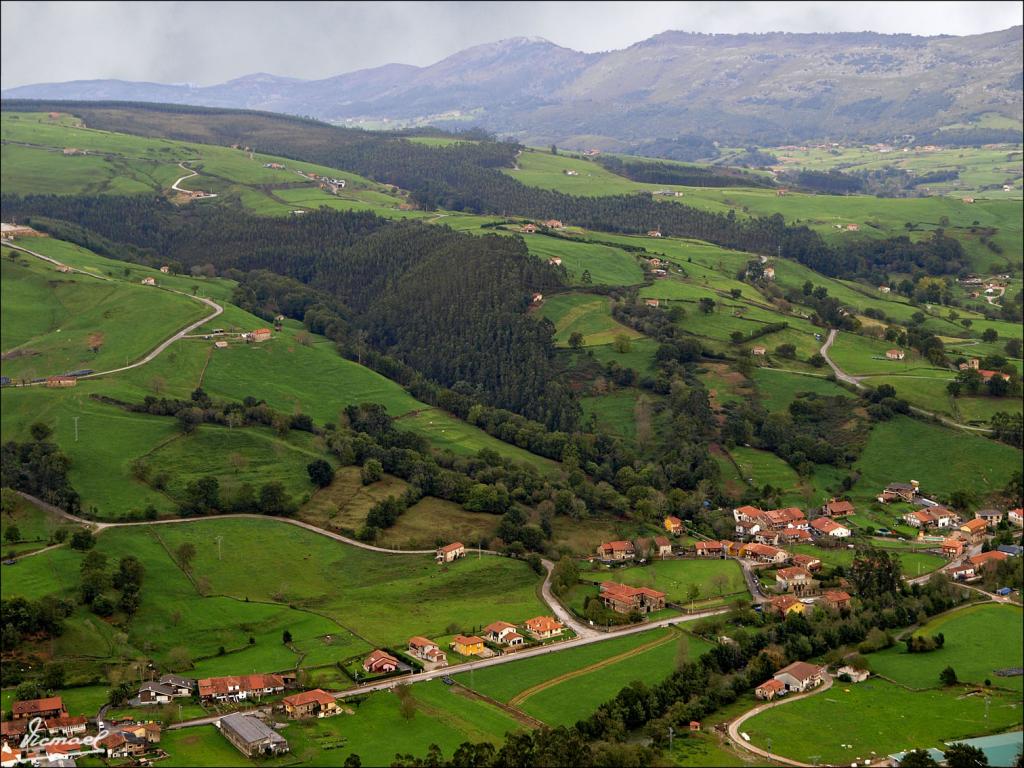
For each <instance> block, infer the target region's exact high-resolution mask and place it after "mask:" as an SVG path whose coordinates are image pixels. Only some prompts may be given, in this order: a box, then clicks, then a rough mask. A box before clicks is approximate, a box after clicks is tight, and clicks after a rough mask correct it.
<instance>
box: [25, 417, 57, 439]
mask: <svg viewBox="0 0 1024 768" xmlns="http://www.w3.org/2000/svg"><path fill="white" fill-rule="evenodd" d="M28 431H29V434H31V435H32V439H33V440H35V441H36V442H37V443H41V442H43V441H44V440H46V438H48V437H49V436H50V435H52V434H53V430H52V429H50V428H49V427H48V426H47V425H46V424H43V422H41V421H37V422H35V423H34V424H33V425H32V426H31V427H29V428H28Z"/></svg>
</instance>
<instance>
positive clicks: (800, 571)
mask: <svg viewBox="0 0 1024 768" xmlns="http://www.w3.org/2000/svg"><path fill="white" fill-rule="evenodd" d="M778 575H779V577H780V578H783V579H785V580H786V581H789V580H790V579H795V578H797V577H798V576H803V577H804V578H806V579H809V578H811V573H810V571H808V570H807V569H806V568H801V567H800V566H799V565H794V566H792V567H790V568H780V569H779V571H778Z"/></svg>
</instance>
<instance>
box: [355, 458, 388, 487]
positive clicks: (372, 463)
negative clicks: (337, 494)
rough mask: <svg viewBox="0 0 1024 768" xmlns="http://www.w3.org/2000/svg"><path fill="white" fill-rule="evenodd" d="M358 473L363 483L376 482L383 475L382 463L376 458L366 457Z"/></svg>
mask: <svg viewBox="0 0 1024 768" xmlns="http://www.w3.org/2000/svg"><path fill="white" fill-rule="evenodd" d="M359 475H360V477H361V478H362V481H363V485H369V484H370V483H376V482H377V481H378V480H380V479H381V478H382V477H384V465H383V464H381V463H380V462H379V461H377V459H367V460H366V461H365V462H364V463H363V469H362V471H361V472H360V473H359Z"/></svg>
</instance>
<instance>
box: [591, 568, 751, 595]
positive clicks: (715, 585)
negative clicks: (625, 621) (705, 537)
mask: <svg viewBox="0 0 1024 768" xmlns="http://www.w3.org/2000/svg"><path fill="white" fill-rule="evenodd" d="M596 567H597V570H586V568H583V569H581V572H580V578H581V579H583V580H584V581H593V582H597V583H600V582H602V581H614V582H618V583H619V584H629V585H630V586H634V587H650V588H651V589H656V590H658V591H659V592H664V593H665V599H666V600H667V601H668V602H672V603H687V602H689V601H690V599H691V598H690V590H691V588H692V587H696V588H697V594H696V596H695V597H694V599H698V600H699V599H702V598H709V597H721V596H724V595H731V594H734V593H736V592H745V591H746V583H745V582H744V580H743V572H742V570H741V569H740V566H739V563H737V562H736V561H735V560H654V561H652V562H650V563H648V564H647V565H642V566H641V565H637V566H629V567H625V568H610V569H609V568H607V567H605V566H600V565H598V566H596Z"/></svg>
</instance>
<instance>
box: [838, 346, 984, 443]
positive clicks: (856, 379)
mask: <svg viewBox="0 0 1024 768" xmlns="http://www.w3.org/2000/svg"><path fill="white" fill-rule="evenodd" d="M838 333H839V332H838V331H837V330H836V329H835V328H832V329H830V330H829V332H828V338H827V339H825V343H824V344H822V345H821V349H820V350H819V352H820V353H821V356H822V357H823V358H825V362H826V363H828V367H829V368H831V369H832V373H834V374H835V376H836V379H838V380H839V381H842V382H845V383H847V384H852V385H853V386H855V387H856V388H857V389H866V388H867V387H866V386H865V385H864V381H863V380H864V378H865V377H863V376H852V375H851V374H849V373H846V372H845V371H844V370H843V369H842V368H840V367H839V366H838V365H836V364H835V363H834V362H833V361H832V358H831V357H829V356H828V350H829V348H830V347H831V346H832V342H833V341H835V338H836V335H837V334H838ZM906 378H911V377H909V376H908V377H906ZM914 378H928V377H914ZM910 411H911V413H914V414H917V415H918V416H924V417H925V418H929V419H935V420H936V421H939V422H942V423H943V424H945V425H946V426H947V427H956V428H957V429H966V430H968V431H970V432H991V431H992V430H991V429H989V428H988V427H972V426H970V425H968V424H961V423H959V422H957V421H953V420H952V419H949V418H947V417H945V416H942V415H940V414H938V413H932V412H931V411H926V410H924V409H923V408H918V407H917V406H914V405H911V406H910Z"/></svg>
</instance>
